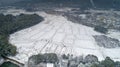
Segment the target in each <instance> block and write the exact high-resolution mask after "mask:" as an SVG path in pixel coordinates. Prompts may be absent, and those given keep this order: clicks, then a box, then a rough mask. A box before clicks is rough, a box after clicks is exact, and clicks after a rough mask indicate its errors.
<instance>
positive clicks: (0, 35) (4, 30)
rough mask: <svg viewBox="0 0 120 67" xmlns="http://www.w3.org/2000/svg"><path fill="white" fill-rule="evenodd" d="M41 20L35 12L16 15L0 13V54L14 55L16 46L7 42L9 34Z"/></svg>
mask: <svg viewBox="0 0 120 67" xmlns="http://www.w3.org/2000/svg"><path fill="white" fill-rule="evenodd" d="M42 20H43V18H42V17H40V16H38V15H37V14H32V15H27V14H20V15H18V16H13V15H3V14H0V56H10V55H12V56H13V55H15V54H16V53H17V52H16V47H15V46H13V45H11V44H10V43H9V41H8V40H9V35H10V34H12V33H14V32H16V31H19V30H21V29H24V28H28V27H30V26H33V25H35V24H37V23H39V22H41V21H42Z"/></svg>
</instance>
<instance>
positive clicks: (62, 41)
mask: <svg viewBox="0 0 120 67" xmlns="http://www.w3.org/2000/svg"><path fill="white" fill-rule="evenodd" d="M12 11H13V10H11V12H10V11H9V12H8V13H6V14H10V13H12V14H14V15H18V13H27V14H32V12H31V13H30V12H25V11H20V12H19V11H16V12H15V11H14V12H12ZM33 13H37V14H39V15H41V16H43V17H44V18H45V20H44V21H43V22H41V23H39V24H37V25H35V26H32V27H30V28H27V29H23V30H21V31H18V32H16V33H14V34H11V36H10V43H12V44H13V45H15V46H17V51H18V54H17V55H16V56H15V57H12V58H13V59H16V60H18V61H20V62H26V61H27V60H28V57H30V56H31V55H35V54H38V53H57V54H68V53H69V54H73V55H75V56H78V55H83V56H86V55H88V54H93V55H96V56H97V57H98V58H99V60H103V59H104V58H105V57H106V56H110V57H111V58H112V59H114V60H120V49H119V48H114V49H106V48H100V47H99V46H98V45H97V43H96V42H95V40H94V38H93V35H101V34H100V33H98V32H95V31H94V30H93V28H91V27H87V26H84V25H81V24H76V23H73V22H71V21H68V20H67V19H66V18H65V17H63V16H61V15H52V14H47V13H44V12H33Z"/></svg>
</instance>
